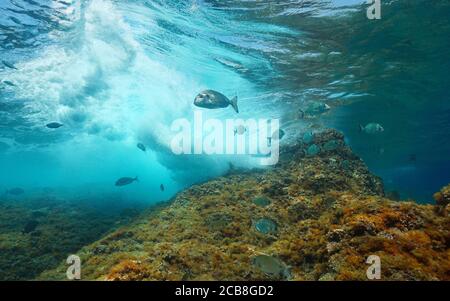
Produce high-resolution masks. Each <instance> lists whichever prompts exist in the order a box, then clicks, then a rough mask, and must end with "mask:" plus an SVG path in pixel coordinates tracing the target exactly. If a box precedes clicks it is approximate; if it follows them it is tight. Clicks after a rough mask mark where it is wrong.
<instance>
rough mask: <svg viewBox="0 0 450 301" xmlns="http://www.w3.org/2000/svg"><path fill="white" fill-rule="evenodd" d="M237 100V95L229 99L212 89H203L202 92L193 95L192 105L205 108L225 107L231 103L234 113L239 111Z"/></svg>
mask: <svg viewBox="0 0 450 301" xmlns="http://www.w3.org/2000/svg"><path fill="white" fill-rule="evenodd" d="M237 101H238V98H237V96H236V97H234V98H233V99H231V100H230V99H229V98H228V97H226V96H225V95H223V94H222V93H220V92H217V91H214V90H205V91H203V92H200V93H199V94H198V95H197V96H196V97H195V100H194V105H195V106H197V107H200V108H205V109H220V108H226V107H228V106H229V105H231V106H232V107H233V109H234V110H235V111H236V113H239V108H238V105H237Z"/></svg>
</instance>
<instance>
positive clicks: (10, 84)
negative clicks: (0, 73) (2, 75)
mask: <svg viewBox="0 0 450 301" xmlns="http://www.w3.org/2000/svg"><path fill="white" fill-rule="evenodd" d="M3 83H4V84H5V85H8V86H11V87H15V86H16V85H15V84H14V83H13V82H10V81H9V80H4V81H3Z"/></svg>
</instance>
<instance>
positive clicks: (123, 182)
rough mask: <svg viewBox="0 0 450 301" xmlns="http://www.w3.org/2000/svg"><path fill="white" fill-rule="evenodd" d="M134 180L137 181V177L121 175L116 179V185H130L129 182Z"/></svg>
mask: <svg viewBox="0 0 450 301" xmlns="http://www.w3.org/2000/svg"><path fill="white" fill-rule="evenodd" d="M134 181H137V182H139V179H138V177H135V178H130V177H123V178H120V179H118V180H117V181H116V186H126V185H130V184H131V183H133V182H134Z"/></svg>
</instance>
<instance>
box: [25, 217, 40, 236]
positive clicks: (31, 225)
mask: <svg viewBox="0 0 450 301" xmlns="http://www.w3.org/2000/svg"><path fill="white" fill-rule="evenodd" d="M38 225H39V223H38V222H37V221H35V220H31V221H29V222H28V223H27V224H26V225H25V227H24V228H23V230H22V233H24V234H27V233H30V232H33V231H34V230H35V229H36V227H37V226H38Z"/></svg>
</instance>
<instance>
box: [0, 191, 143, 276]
mask: <svg viewBox="0 0 450 301" xmlns="http://www.w3.org/2000/svg"><path fill="white" fill-rule="evenodd" d="M92 202H93V200H81V199H74V200H70V201H68V200H64V199H61V198H54V197H49V196H40V197H38V198H28V197H22V196H19V197H17V198H14V199H7V198H5V197H3V198H2V197H0V280H32V279H34V278H35V277H36V276H37V275H39V274H40V273H41V272H42V271H45V270H48V269H50V268H55V267H57V266H58V265H59V264H60V263H61V261H62V260H65V259H66V258H67V256H68V255H69V254H72V253H74V252H77V251H78V250H79V249H80V248H81V247H83V246H85V245H87V244H90V243H92V242H94V241H96V240H98V239H100V238H102V237H103V236H105V235H106V234H107V233H109V232H110V231H113V230H114V229H117V228H118V227H120V226H121V225H122V224H126V223H128V222H129V221H130V220H132V219H134V218H135V217H136V216H137V215H139V214H140V212H139V211H137V210H133V209H124V210H121V211H117V212H111V211H109V212H105V210H102V209H101V208H95V207H93V206H92V204H91V203H92Z"/></svg>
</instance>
